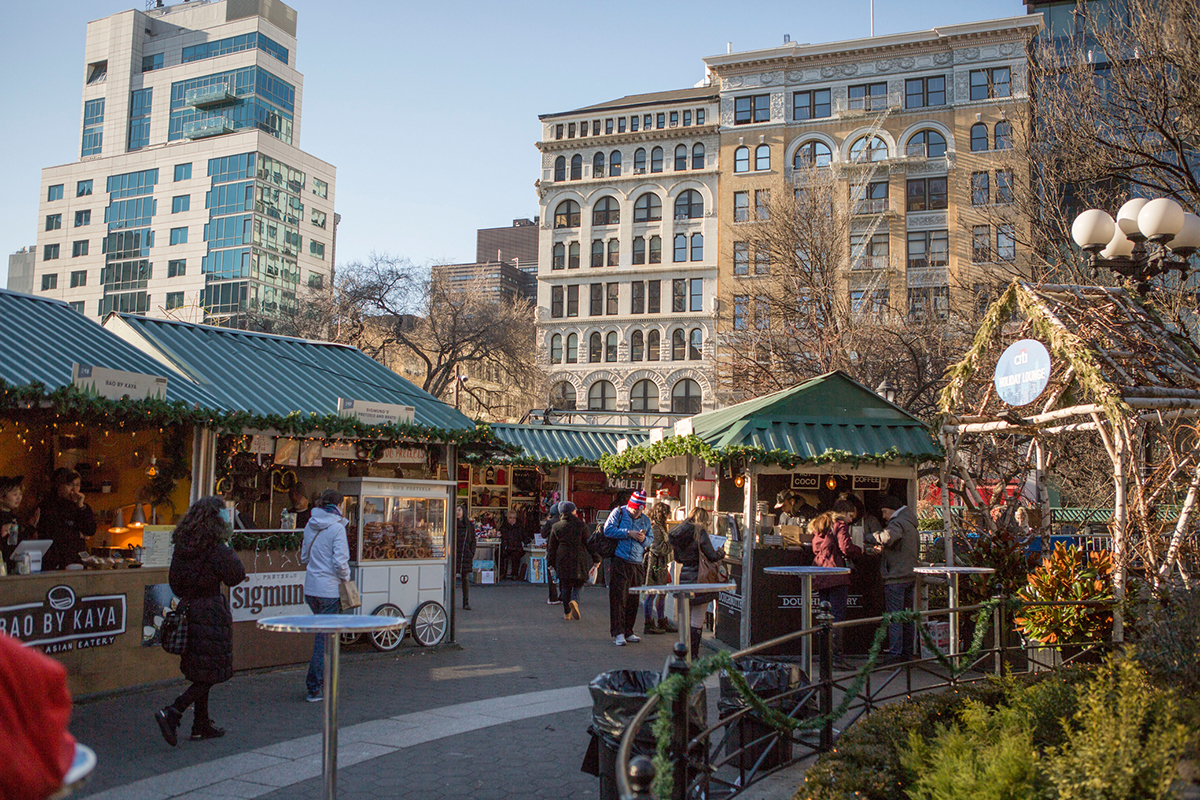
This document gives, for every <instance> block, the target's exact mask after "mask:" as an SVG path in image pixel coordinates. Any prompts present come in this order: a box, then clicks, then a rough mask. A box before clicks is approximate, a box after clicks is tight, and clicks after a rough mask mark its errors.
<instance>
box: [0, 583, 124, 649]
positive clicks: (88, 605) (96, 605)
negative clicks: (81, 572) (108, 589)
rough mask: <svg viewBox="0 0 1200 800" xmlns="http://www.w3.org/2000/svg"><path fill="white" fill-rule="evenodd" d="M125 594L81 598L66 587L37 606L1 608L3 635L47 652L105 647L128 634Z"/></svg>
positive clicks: (0, 620)
mask: <svg viewBox="0 0 1200 800" xmlns="http://www.w3.org/2000/svg"><path fill="white" fill-rule="evenodd" d="M125 611H126V601H125V595H123V594H106V595H88V596H86V597H80V596H79V595H77V594H75V590H74V589H72V588H71V587H70V586H67V585H65V584H60V585H58V586H55V587H54V588H52V589H51V590H50V591H48V592H46V597H45V599H43V600H42V601H40V602H37V603H22V604H20V605H15V606H4V607H3V608H0V633H6V634H8V635H9V636H12V637H14V638H16V639H19V640H21V642H22V643H23V644H26V645H29V646H31V647H40V648H41V649H42V650H43V651H44V652H46V653H61V652H65V651H68V650H84V649H86V648H90V647H104V646H106V645H110V644H112V643H113V642H115V641H116V639H117V637H118V636H120V635H121V634H123V633H125Z"/></svg>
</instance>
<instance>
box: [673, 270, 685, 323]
mask: <svg viewBox="0 0 1200 800" xmlns="http://www.w3.org/2000/svg"><path fill="white" fill-rule="evenodd" d="M684 311H687V281H686V280H685V279H683V278H676V279H675V280H673V281H671V313H673V314H679V313H682V312H684Z"/></svg>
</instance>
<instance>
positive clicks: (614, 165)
mask: <svg viewBox="0 0 1200 800" xmlns="http://www.w3.org/2000/svg"><path fill="white" fill-rule="evenodd" d="M621 121H622V122H624V119H622V120H621ZM608 174H609V175H610V176H611V177H613V178H619V177H621V151H620V150H613V151H612V152H611V153H609V154H608Z"/></svg>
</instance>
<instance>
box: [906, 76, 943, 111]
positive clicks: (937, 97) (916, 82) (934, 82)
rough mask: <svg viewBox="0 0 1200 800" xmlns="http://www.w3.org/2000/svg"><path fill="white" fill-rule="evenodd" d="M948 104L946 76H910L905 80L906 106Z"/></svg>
mask: <svg viewBox="0 0 1200 800" xmlns="http://www.w3.org/2000/svg"><path fill="white" fill-rule="evenodd" d="M944 105H946V76H945V75H931V76H929V77H928V78H909V79H908V80H906V81H905V82H904V107H905V108H926V107H928V106H944Z"/></svg>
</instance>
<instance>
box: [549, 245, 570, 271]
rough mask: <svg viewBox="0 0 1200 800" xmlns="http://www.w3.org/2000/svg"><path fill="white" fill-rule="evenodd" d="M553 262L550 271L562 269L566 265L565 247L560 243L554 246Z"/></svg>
mask: <svg viewBox="0 0 1200 800" xmlns="http://www.w3.org/2000/svg"><path fill="white" fill-rule="evenodd" d="M553 252H554V261H553V262H552V263H551V265H550V269H562V268H563V267H565V266H566V265H567V246H566V245H565V244H563V243H562V242H559V243H558V244H556V245H554V251H553Z"/></svg>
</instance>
